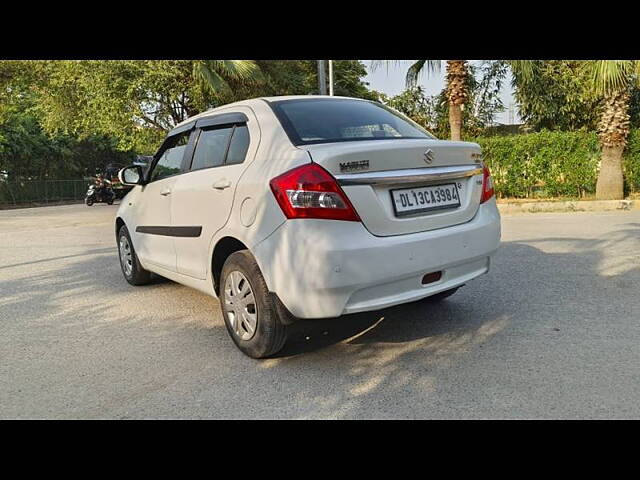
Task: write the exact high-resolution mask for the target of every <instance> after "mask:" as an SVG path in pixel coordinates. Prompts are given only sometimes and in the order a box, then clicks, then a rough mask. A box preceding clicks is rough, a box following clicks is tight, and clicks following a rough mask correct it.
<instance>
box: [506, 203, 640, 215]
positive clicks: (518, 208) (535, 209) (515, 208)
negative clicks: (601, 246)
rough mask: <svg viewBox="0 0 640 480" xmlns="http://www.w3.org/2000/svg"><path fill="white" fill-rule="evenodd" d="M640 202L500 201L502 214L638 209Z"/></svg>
mask: <svg viewBox="0 0 640 480" xmlns="http://www.w3.org/2000/svg"><path fill="white" fill-rule="evenodd" d="M638 209H640V202H638V201H634V200H582V201H575V202H522V203H515V202H512V203H510V202H508V201H506V202H504V203H500V202H498V210H500V213H501V214H503V215H504V214H506V215H510V214H516V213H547V212H608V211H614V210H638Z"/></svg>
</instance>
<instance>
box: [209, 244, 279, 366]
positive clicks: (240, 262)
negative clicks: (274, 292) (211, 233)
mask: <svg viewBox="0 0 640 480" xmlns="http://www.w3.org/2000/svg"><path fill="white" fill-rule="evenodd" d="M219 297H220V308H221V310H222V317H223V319H224V324H225V326H226V327H227V331H228V332H229V335H230V336H231V338H232V339H233V342H234V343H235V344H236V346H237V347H238V348H239V349H240V351H242V352H243V353H244V354H245V355H247V356H249V357H251V358H265V357H269V356H271V355H274V354H275V353H277V352H279V351H280V350H281V349H282V347H283V346H284V344H285V342H286V340H287V328H286V325H284V324H283V323H282V321H281V319H280V316H279V315H278V309H277V306H276V305H275V304H274V301H273V299H272V297H271V296H270V295H269V289H268V288H267V284H266V282H265V281H264V277H263V276H262V272H260V268H259V267H258V264H257V263H256V261H255V259H254V258H253V256H252V255H251V253H249V251H248V250H240V251H237V252H234V253H232V254H231V255H229V258H227V260H226V262H225V263H224V266H223V267H222V274H221V275H220V295H219ZM247 299H248V300H247ZM251 300H252V301H251ZM246 301H249V302H251V303H244V302H246Z"/></svg>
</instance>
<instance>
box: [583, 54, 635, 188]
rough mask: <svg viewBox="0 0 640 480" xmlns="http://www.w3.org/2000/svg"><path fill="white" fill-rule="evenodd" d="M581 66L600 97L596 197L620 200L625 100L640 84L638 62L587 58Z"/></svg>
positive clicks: (626, 115)
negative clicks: (600, 148)
mask: <svg viewBox="0 0 640 480" xmlns="http://www.w3.org/2000/svg"><path fill="white" fill-rule="evenodd" d="M585 66H586V68H588V70H589V73H590V74H591V81H592V87H593V89H594V90H595V92H596V94H598V95H600V96H602V109H601V111H600V122H599V123H598V136H599V138H600V145H601V147H602V156H601V159H600V172H599V174H598V181H597V183H596V198H597V199H598V200H620V199H622V198H623V197H624V183H623V175H622V154H623V152H624V149H625V147H626V145H627V137H628V135H629V100H630V97H631V88H632V86H633V85H634V84H636V85H638V84H640V61H638V60H591V61H588V62H586V64H585Z"/></svg>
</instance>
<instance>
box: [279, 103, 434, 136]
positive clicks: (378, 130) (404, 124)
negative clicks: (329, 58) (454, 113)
mask: <svg viewBox="0 0 640 480" xmlns="http://www.w3.org/2000/svg"><path fill="white" fill-rule="evenodd" d="M272 106H273V109H274V112H275V113H276V115H277V116H278V119H279V120H280V122H281V123H282V126H283V127H284V128H285V130H286V131H287V134H288V135H289V137H290V138H291V140H292V142H293V143H294V144H295V145H305V144H311V143H329V142H345V141H354V140H379V139H380V140H384V139H398V138H429V139H433V138H434V137H433V136H432V135H431V134H429V133H428V132H427V131H426V130H424V129H423V128H422V127H420V126H419V125H418V124H417V123H414V122H412V121H411V120H408V119H406V118H404V117H402V116H400V115H398V114H397V113H395V112H394V111H392V110H391V109H388V108H386V107H384V106H383V105H381V104H379V103H375V102H369V101H363V100H338V99H313V98H311V99H300V100H280V101H275V102H272Z"/></svg>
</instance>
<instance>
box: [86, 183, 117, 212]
mask: <svg viewBox="0 0 640 480" xmlns="http://www.w3.org/2000/svg"><path fill="white" fill-rule="evenodd" d="M115 199H116V194H115V193H114V191H113V189H112V188H111V187H110V186H108V185H107V186H104V187H102V188H98V187H97V186H96V184H94V183H92V184H90V185H89V189H88V190H87V195H86V197H85V199H84V203H86V204H87V205H88V206H89V207H90V206H91V205H93V204H94V203H106V204H108V205H113V201H114V200H115Z"/></svg>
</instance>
